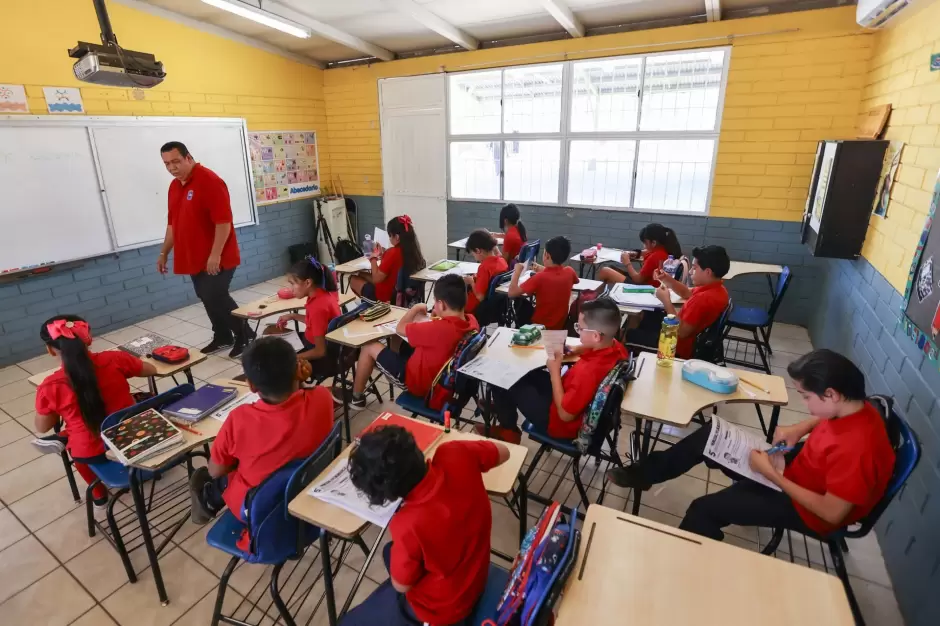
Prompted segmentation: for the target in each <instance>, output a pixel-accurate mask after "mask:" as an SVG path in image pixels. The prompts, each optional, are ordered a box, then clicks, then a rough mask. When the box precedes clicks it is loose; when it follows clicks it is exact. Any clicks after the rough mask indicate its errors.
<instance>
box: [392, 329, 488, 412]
mask: <svg viewBox="0 0 940 626" xmlns="http://www.w3.org/2000/svg"><path fill="white" fill-rule="evenodd" d="M471 330H474V331H476V330H480V324H479V323H478V322H477V318H475V317H473V316H472V315H470V314H467V315H466V317H465V319H464V318H461V317H459V316H457V315H448V316H446V317H442V318H440V319H437V320H431V321H430V322H412V323H411V324H408V325H407V326H405V337H406V339H407V340H408V344H409V345H410V346H411V347H412V348H414V354H412V355H411V356H410V357H409V358H408V363H407V365H406V366H405V386H406V387H408V391H410V392H411V393H413V394H414V395H416V396H419V397H423V396H424V395H425V394H427V392H428V391H430V390H431V384H432V383H433V382H434V379H435V378H437V373H438V372H440V371H441V368H442V367H444V364H445V363H447V361H448V360H449V359H450V358H451V357H453V356H454V350H456V349H457V344H458V343H460V339H461V338H462V337H463V336H464V335H466V334H467V333H468V332H470V331H471Z"/></svg>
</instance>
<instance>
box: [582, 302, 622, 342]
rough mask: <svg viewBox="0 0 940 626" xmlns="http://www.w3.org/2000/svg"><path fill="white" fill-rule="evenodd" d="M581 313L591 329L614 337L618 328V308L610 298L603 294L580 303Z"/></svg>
mask: <svg viewBox="0 0 940 626" xmlns="http://www.w3.org/2000/svg"><path fill="white" fill-rule="evenodd" d="M581 313H582V314H583V315H584V321H585V323H586V324H587V326H588V327H589V328H590V329H591V330H596V331H598V332H600V333H603V334H604V335H606V336H608V337H616V336H617V332H618V331H619V330H620V309H619V308H617V303H616V302H614V301H613V300H612V299H611V298H609V297H607V296H603V297H601V298H595V299H594V300H589V301H587V302H583V303H581Z"/></svg>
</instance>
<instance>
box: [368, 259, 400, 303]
mask: <svg viewBox="0 0 940 626" xmlns="http://www.w3.org/2000/svg"><path fill="white" fill-rule="evenodd" d="M403 264H404V258H402V255H401V248H399V247H398V246H394V247H392V248H389V249H388V250H386V251H385V252H383V253H382V260H381V261H379V270H381V272H382V273H383V274H385V280H383V281H382V282H380V283H376V284H375V298H376V299H377V300H379V301H380V302H391V301H392V294H394V293H395V285H397V284H398V272H400V271H401V268H402V265H403Z"/></svg>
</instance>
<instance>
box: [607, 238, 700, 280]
mask: <svg viewBox="0 0 940 626" xmlns="http://www.w3.org/2000/svg"><path fill="white" fill-rule="evenodd" d="M640 241H642V242H643V250H642V251H641V253H640V257H639V260H641V261H642V262H643V264H642V265H641V266H640V269H639V270H637V269H635V268H634V267H633V261H634V260H637V257H636V254H635V253H634V252H624V253H623V254H622V255H621V256H620V261H621V263H623V266H624V269H625V270H626V272H627V274H626V276H625V275H623V274H621V273H620V272H618V271H617V270H615V269H614V268H612V267H602V268H601V269H600V271H598V272H597V278H598V280H602V281H604V282H605V283H608V284H616V283H625V282H627V278H629V279H630V280H631V281H632V282H633V283H635V284H637V285H653V286H659V281H657V280H656V279H655V278H654V276H653V272H654V271H655V270H658V269H660V268H661V267H662V266H663V263H664V262H665V261H666V259H668V258H669V257H670V256H671V257H672V258H674V259H678V258H679V257H681V256H682V246H680V245H679V239H678V238H677V237H676V233H675V231H674V230H672V229H671V228H666V227H665V226H663V225H662V224H655V223H654V224H649V225H647V226H644V227H643V230H641V231H640Z"/></svg>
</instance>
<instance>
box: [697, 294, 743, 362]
mask: <svg viewBox="0 0 940 626" xmlns="http://www.w3.org/2000/svg"><path fill="white" fill-rule="evenodd" d="M733 310H734V303H733V302H732V301H731V298H728V306H726V307H725V310H724V312H723V313H722V314H721V317H719V318H718V319H717V320H715V322H714V323H713V324H712V325H711V326H709V327H708V328H706V329H705V330H703V331H702V332H700V333H699V334H698V337H696V338H695V346H694V347H693V348H692V358H693V359H701V360H702V361H708V362H709V363H714V364H716V365H720V364H722V363H724V362H725V348H724V334H725V326H726V325H727V324H728V318H729V317H730V316H731V311H733Z"/></svg>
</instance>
